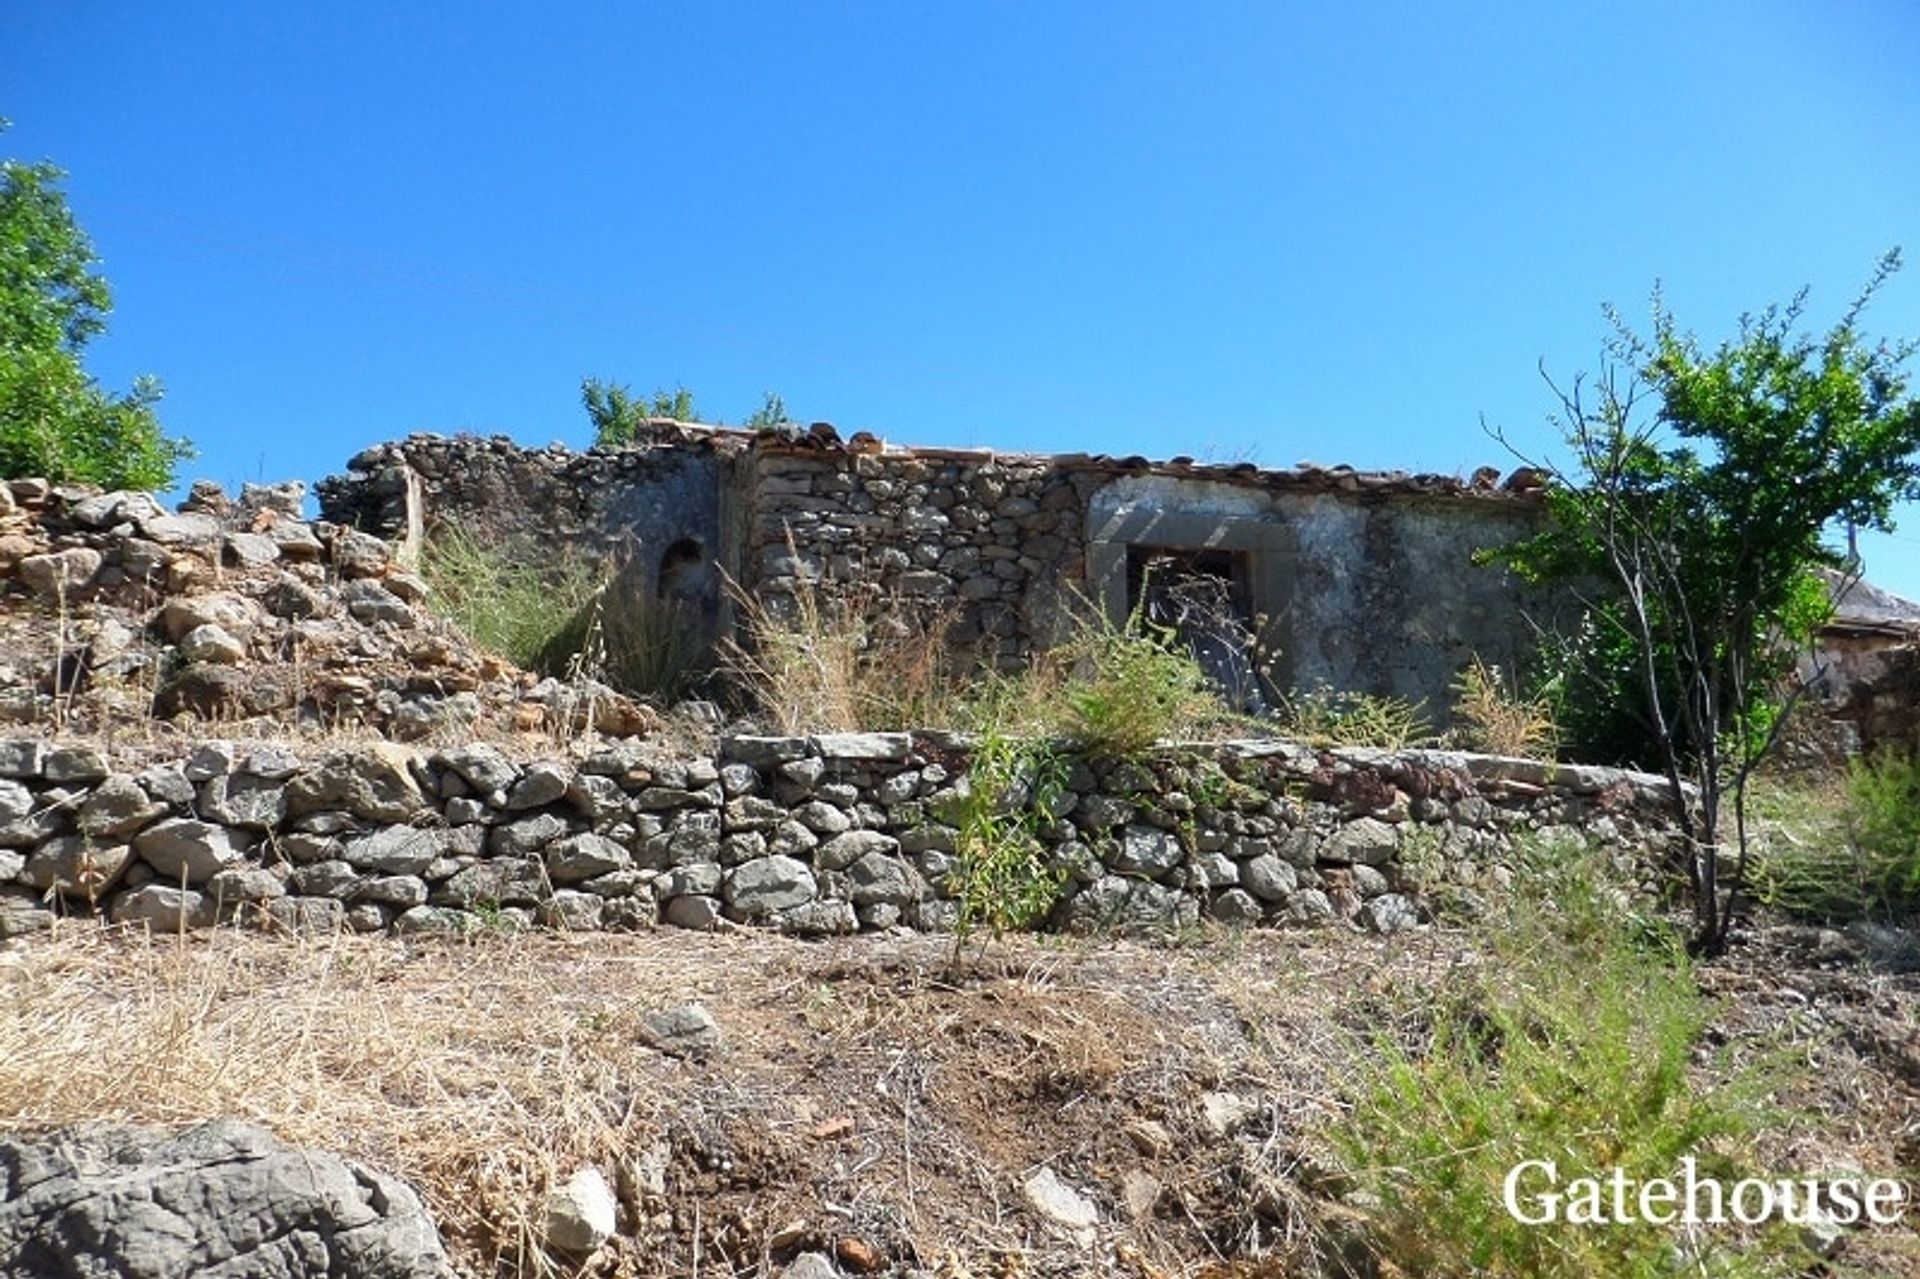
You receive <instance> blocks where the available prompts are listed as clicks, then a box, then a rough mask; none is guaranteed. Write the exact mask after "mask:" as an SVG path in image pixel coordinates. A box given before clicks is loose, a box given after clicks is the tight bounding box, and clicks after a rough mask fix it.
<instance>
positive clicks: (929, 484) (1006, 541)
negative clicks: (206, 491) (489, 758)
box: [319, 423, 1557, 723]
mask: <svg viewBox="0 0 1920 1279" xmlns="http://www.w3.org/2000/svg"><path fill="white" fill-rule="evenodd" d="M319 491H320V496H321V502H322V508H323V511H324V512H325V514H326V516H327V518H328V519H329V520H333V521H336V522H340V523H344V524H349V525H352V526H355V527H358V528H362V529H365V530H368V531H372V532H376V533H379V534H380V535H382V536H385V537H400V536H404V535H405V534H407V532H408V531H409V530H410V529H413V530H418V529H420V528H426V529H429V530H430V529H431V528H433V527H434V526H435V525H437V524H455V525H459V526H462V527H466V528H470V529H473V530H476V531H480V532H483V533H485V534H486V535H489V536H498V537H505V538H509V539H518V540H521V541H523V542H525V543H526V544H528V545H538V544H539V543H540V542H541V541H542V540H543V539H544V540H545V541H546V542H548V543H549V544H550V543H555V542H559V543H567V542H571V543H574V544H579V545H584V546H589V547H609V546H616V545H625V546H627V547H629V548H637V552H638V553H637V555H636V556H635V563H636V565H637V568H636V570H635V576H634V578H633V581H632V585H631V587H630V589H633V590H638V591H646V592H649V593H656V594H666V593H668V587H669V585H673V586H674V591H673V593H676V594H679V595H682V596H692V597H694V598H698V599H700V600H701V602H702V604H703V606H704V607H705V609H706V610H707V612H708V613H709V614H710V615H713V616H716V617H720V618H723V620H722V622H721V624H722V625H725V624H727V623H726V622H725V621H724V614H725V602H724V600H723V599H722V598H721V586H720V582H721V580H722V574H723V573H724V575H726V576H730V577H731V578H732V579H733V580H735V581H737V582H739V583H741V584H742V586H743V587H744V588H745V589H746V590H747V591H748V592H749V593H751V594H753V595H755V596H757V597H760V598H763V599H767V600H769V601H771V602H774V603H775V604H776V605H777V603H778V601H779V599H780V597H781V596H783V595H791V593H792V592H793V591H794V590H795V589H796V588H797V587H798V586H799V585H800V584H801V583H802V582H803V581H804V582H808V583H814V584H816V585H817V586H818V588H819V589H821V590H824V591H825V592H826V593H828V594H829V595H834V596H838V597H839V598H842V599H845V600H849V601H853V602H855V603H857V604H858V605H859V606H861V607H863V608H865V609H867V610H868V611H869V612H870V613H871V614H872V615H873V616H875V617H876V618H878V617H881V616H897V615H898V614H900V613H901V612H902V611H903V610H914V609H918V610H920V611H922V612H924V613H925V614H926V615H928V616H938V617H939V618H940V619H941V620H942V622H943V623H946V624H947V625H948V626H949V630H948V634H949V636H950V638H951V639H952V641H953V642H954V643H956V644H957V645H960V646H963V647H964V648H966V649H968V650H969V651H971V652H973V653H975V654H976V655H978V656H980V657H982V658H984V659H986V660H988V661H990V662H994V663H997V664H999V665H1001V666H1003V667H1011V666H1014V665H1017V664H1018V663H1020V662H1022V661H1024V660H1026V659H1027V658H1028V657H1030V656H1031V655H1032V653H1033V652H1034V651H1036V650H1039V649H1045V648H1048V647H1050V646H1052V645H1053V644H1055V643H1057V642H1058V641H1059V640H1060V639H1061V637H1062V636H1063V635H1064V634H1065V633H1066V630H1067V628H1068V626H1069V625H1070V621H1071V616H1070V614H1071V611H1072V610H1073V609H1074V608H1075V607H1076V606H1077V605H1078V604H1079V603H1080V602H1081V601H1089V602H1091V603H1092V604H1093V605H1094V606H1096V607H1099V608H1101V609H1103V610H1104V611H1105V612H1106V614H1107V615H1108V616H1110V617H1112V618H1113V619H1115V620H1119V619H1122V618H1124V617H1125V616H1126V615H1127V613H1128V611H1129V610H1130V608H1131V607H1132V606H1133V605H1134V604H1136V603H1137V602H1138V600H1137V591H1138V589H1139V565H1140V557H1142V556H1156V555H1161V554H1167V553H1171V554H1174V555H1182V556H1187V557H1190V558H1191V557H1193V556H1202V557H1206V558H1207V560H1208V563H1209V566H1210V567H1209V568H1208V570H1207V571H1209V572H1212V573H1217V574H1219V575H1220V576H1221V577H1222V579H1223V581H1229V582H1230V586H1231V591H1232V594H1233V596H1234V598H1235V599H1236V601H1237V607H1238V608H1240V609H1241V610H1242V611H1243V612H1244V614H1245V621H1246V622H1247V623H1248V625H1249V626H1250V627H1251V628H1252V629H1254V630H1255V631H1257V632H1258V634H1259V635H1260V637H1261V640H1262V642H1263V645H1264V647H1265V649H1266V651H1267V652H1268V653H1269V654H1277V662H1276V663H1275V664H1274V665H1273V667H1272V670H1273V673H1274V674H1275V675H1276V676H1277V677H1278V678H1277V682H1278V685H1279V687H1280V689H1281V690H1283V691H1284V690H1285V689H1289V688H1297V689H1313V688H1317V687H1322V686H1325V687H1328V688H1331V689H1334V690H1337V691H1350V692H1363V693H1373V694H1383V695H1393V696H1399V697H1406V698H1409V699H1412V700H1416V701H1418V700H1424V701H1426V703H1427V706H1428V711H1429V714H1430V715H1431V717H1432V718H1434V719H1436V720H1438V721H1441V722H1442V723H1444V720H1445V718H1446V711H1447V706H1448V703H1449V701H1450V694H1449V688H1450V685H1451V683H1452V681H1453V679H1454V678H1455V677H1456V676H1457V674H1458V673H1459V671H1460V670H1461V669H1462V668H1463V667H1464V666H1465V665H1466V663H1467V662H1468V660H1469V659H1470V658H1471V657H1473V656H1475V655H1477V656H1479V657H1481V658H1482V659H1483V660H1486V661H1489V662H1492V663H1495V664H1499V665H1503V666H1511V665H1513V664H1514V663H1515V662H1516V661H1517V659H1518V658H1519V657H1520V655H1521V653H1522V652H1523V651H1524V649H1525V647H1526V646H1527V644H1528V643H1529V642H1530V639H1531V636H1532V634H1533V630H1532V625H1531V623H1530V622H1529V620H1528V618H1529V616H1531V617H1532V618H1533V619H1534V620H1535V621H1539V622H1546V621H1549V620H1551V618H1552V615H1553V612H1554V610H1555V608H1556V606H1557V605H1556V601H1555V600H1554V599H1552V598H1549V597H1546V596H1543V595H1540V594H1538V593H1536V592H1532V591H1529V590H1527V589H1526V588H1524V587H1523V586H1522V585H1521V584H1520V583H1519V582H1518V581H1517V580H1515V579H1514V578H1512V577H1511V576H1510V575H1509V574H1507V573H1506V572H1505V571H1504V570H1501V569H1495V568H1482V567H1477V566H1475V565H1474V564H1473V562H1472V560H1473V555H1474V552H1475V551H1477V550H1479V549H1481V548H1483V547H1486V546H1491V545H1497V544H1501V543H1505V542H1508V541H1511V540H1512V539H1513V538H1515V537H1517V536H1521V535H1523V534H1525V533H1526V532H1528V531H1529V530H1531V529H1532V528H1534V527H1536V526H1537V523H1538V520H1539V519H1540V514H1541V507H1540V503H1539V501H1538V488H1537V477H1535V476H1533V475H1531V474H1530V473H1525V472H1520V473H1516V474H1515V475H1514V476H1513V477H1510V478H1509V479H1508V480H1507V481H1506V482H1505V483H1504V484H1502V483H1500V482H1499V480H1498V476H1497V473H1494V472H1492V471H1490V470H1488V471H1483V472H1479V473H1476V475H1475V476H1474V477H1473V478H1472V479H1470V480H1461V479H1457V478H1454V477H1449V476H1436V475H1409V474H1406V473H1404V472H1386V473H1364V472H1357V471H1354V470H1353V469H1351V468H1348V467H1333V468H1325V467H1319V466H1313V465H1310V464H1303V465H1301V466H1298V467H1295V468H1292V469H1290V470H1262V469H1259V468H1256V467H1253V466H1250V465H1236V466H1219V465H1204V464H1199V463H1195V462H1192V461H1191V460H1189V459H1176V460H1175V461H1173V462H1168V463H1158V464H1156V463H1149V462H1147V461H1146V460H1145V459H1141V458H1127V459H1113V458H1106V457H1096V456H1088V455H1084V454H1078V455H1058V456H1032V455H1007V454H994V453H989V452H984V451H960V450H940V449H899V448H889V447H884V446H882V445H881V444H880V443H879V442H878V441H875V440H871V439H870V438H869V439H865V440H862V439H861V438H860V437H856V441H855V442H850V443H848V444H842V443H841V442H840V441H839V439H838V436H837V435H836V434H834V433H833V432H832V431H831V428H825V427H824V424H820V425H817V426H816V427H815V428H814V429H813V430H812V431H810V432H808V433H805V434H796V433H788V434H781V433H774V432H761V433H757V434H756V433H747V432H741V431H727V430H722V429H715V428H697V427H689V426H685V425H682V424H677V423H655V424H653V426H652V427H651V428H650V432H649V434H648V436H647V438H646V439H645V440H644V441H643V442H642V443H641V444H639V445H636V446H634V447H632V448H628V449H623V450H615V451H595V452H591V453H586V454H577V453H572V452H568V451H567V450H565V449H560V448H557V447H555V448H548V449H544V450H523V449H520V448H518V447H516V446H514V445H513V444H512V443H511V442H510V441H507V440H505V439H500V438H496V439H492V440H479V439H473V438H456V439H443V438H440V437H434V436H414V437H411V438H409V439H407V440H404V441H401V442H399V443H395V444H386V445H381V446H379V447H377V448H374V449H370V450H368V451H367V452H365V453H362V454H361V455H360V456H358V457H356V458H354V459H353V460H352V462H351V463H350V464H349V474H348V475H346V476H343V477H335V478H332V479H329V480H326V481H323V482H322V483H321V485H320V487H319ZM689 555H691V556H693V557H694V559H693V563H694V564H695V565H696V566H698V567H699V568H700V569H701V570H702V571H701V572H699V573H695V574H692V575H689V576H688V578H687V582H689V583H690V585H687V584H685V583H669V581H668V577H669V574H670V572H672V573H681V572H684V570H685V566H686V564H687V563H688V560H687V557H688V556H689Z"/></svg>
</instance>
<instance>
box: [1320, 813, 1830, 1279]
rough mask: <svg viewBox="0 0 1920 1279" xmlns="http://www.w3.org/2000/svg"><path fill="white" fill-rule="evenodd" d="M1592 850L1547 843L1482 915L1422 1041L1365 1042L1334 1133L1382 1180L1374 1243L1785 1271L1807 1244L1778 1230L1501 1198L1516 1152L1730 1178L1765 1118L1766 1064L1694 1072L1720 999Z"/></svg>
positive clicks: (1528, 1268)
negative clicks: (1599, 1216)
mask: <svg viewBox="0 0 1920 1279" xmlns="http://www.w3.org/2000/svg"><path fill="white" fill-rule="evenodd" d="M1620 900H1621V899H1620V897H1619V896H1618V895H1617V893H1616V891H1615V889H1614V887H1613V885H1612V884H1611V883H1610V882H1609V879H1608V877H1607V876H1606V874H1605V873H1604V872H1603V871H1602V870H1601V869H1600V863H1599V862H1598V860H1597V859H1596V858H1595V857H1594V856H1593V855H1592V854H1589V853H1587V852H1586V851H1584V850H1574V849H1567V848H1554V847H1546V848H1538V849H1535V850H1534V856H1533V857H1532V858H1531V860H1530V864H1529V865H1528V866H1527V867H1526V869H1525V871H1524V873H1522V874H1521V875H1519V876H1516V880H1515V885H1514V891H1513V894H1512V897H1511V899H1510V903H1509V906H1508V909H1507V912H1506V914H1505V917H1504V918H1502V919H1500V920H1497V921H1490V923H1491V926H1489V927H1487V928H1486V929H1485V930H1484V937H1485V944H1486V946H1487V947H1488V949H1489V950H1490V952H1491V953H1490V955H1489V956H1488V958H1487V960H1486V961H1485V962H1483V963H1481V964H1478V965H1475V966H1474V967H1472V968H1471V969H1465V970H1456V971H1458V972H1461V973H1464V974H1465V975H1464V976H1460V977H1458V978H1456V979H1455V980H1453V981H1452V982H1451V983H1450V984H1449V986H1448V987H1447V988H1445V989H1443V990H1442V991H1441V992H1439V993H1438V997H1437V998H1435V999H1434V1000H1433V1001H1432V1004H1431V1007H1432V1009H1433V1014H1432V1019H1431V1023H1430V1025H1427V1026H1425V1027H1424V1028H1423V1029H1422V1031H1421V1032H1420V1033H1419V1034H1417V1035H1416V1036H1414V1037H1413V1042H1411V1043H1408V1042H1402V1041H1399V1040H1395V1039H1391V1038H1384V1039H1383V1040H1382V1041H1381V1042H1380V1043H1379V1044H1378V1046H1377V1050H1376V1052H1374V1053H1372V1054H1369V1056H1368V1058H1367V1061H1368V1062H1369V1065H1368V1066H1367V1067H1366V1072H1367V1073H1366V1076H1365V1078H1364V1080H1363V1082H1362V1085H1361V1087H1360V1089H1359V1092H1358V1095H1357V1096H1356V1098H1355V1102H1354V1106H1353V1109H1352V1111H1351V1112H1350V1114H1349V1115H1348V1117H1347V1119H1346V1121H1345V1123H1344V1124H1343V1125H1342V1127H1341V1128H1340V1130H1339V1131H1338V1133H1337V1134H1336V1142H1337V1145H1338V1147H1339V1149H1340V1150H1341V1152H1342V1154H1343V1156H1344V1158H1345V1160H1346V1162H1347V1165H1348V1167H1349V1169H1350V1171H1351V1173H1352V1175H1353V1177H1354V1179H1355V1180H1356V1182H1357V1183H1358V1185H1359V1186H1360V1188H1362V1189H1363V1190H1365V1191H1367V1192H1369V1193H1370V1194H1371V1195H1373V1196H1375V1197H1376V1199H1377V1202H1378V1205H1379V1206H1378V1209H1377V1210H1375V1211H1373V1212H1371V1213H1370V1217H1371V1219H1372V1224H1373V1227H1374V1234H1375V1238H1374V1246H1375V1248H1376V1250H1377V1251H1378V1252H1379V1253H1380V1254H1381V1255H1383V1256H1385V1257H1388V1258H1391V1259H1392V1261H1393V1263H1394V1265H1395V1266H1396V1267H1398V1269H1399V1271H1401V1272H1404V1273H1407V1274H1417V1275H1424V1276H1463V1277H1464V1276H1484V1275H1513V1276H1523V1275H1524V1276H1541V1277H1545V1276H1568V1277H1569V1279H1572V1277H1575V1276H1579V1277H1581V1279H1584V1277H1585V1276H1590V1275H1607V1276H1648V1277H1649V1279H1651V1277H1652V1276H1665V1275H1673V1274H1679V1273H1688V1274H1715V1275H1731V1274H1792V1273H1797V1270H1798V1265H1799V1264H1800V1263H1801V1262H1802V1261H1804V1260H1805V1258H1804V1257H1803V1256H1802V1255H1801V1252H1800V1249H1799V1248H1798V1246H1797V1244H1796V1243H1795V1241H1794V1240H1793V1239H1792V1238H1791V1237H1790V1235H1787V1234H1785V1233H1783V1232H1776V1235H1777V1236H1778V1237H1775V1238H1770V1239H1769V1240H1768V1241H1767V1242H1766V1244H1765V1246H1756V1247H1753V1248H1750V1249H1748V1250H1746V1251H1740V1250H1738V1249H1737V1248H1736V1247H1734V1246H1733V1245H1734V1243H1735V1241H1734V1240H1732V1239H1731V1238H1730V1237H1728V1236H1726V1235H1725V1234H1723V1233H1722V1234H1715V1233H1708V1234H1697V1235H1695V1236H1693V1237H1687V1236H1686V1235H1685V1234H1684V1233H1683V1231H1682V1230H1680V1229H1679V1228H1675V1227H1662V1226H1649V1225H1646V1224H1644V1223H1642V1224H1614V1225H1608V1226H1605V1227H1595V1226H1592V1225H1578V1224H1575V1225H1568V1224H1564V1223H1560V1224H1545V1225H1532V1224H1524V1223H1522V1222H1521V1221H1518V1220H1516V1219H1515V1218H1514V1217H1513V1216H1512V1215H1511V1214H1510V1213H1509V1212H1508V1209H1507V1205H1506V1202H1505V1197H1504V1195H1505V1189H1506V1179H1507V1178H1508V1176H1509V1174H1510V1172H1511V1171H1512V1170H1513V1169H1514V1168H1515V1167H1516V1166H1517V1165H1519V1164H1521V1163H1522V1162H1523V1161H1526V1160H1533V1159H1551V1160H1553V1161H1554V1162H1555V1164H1556V1165H1557V1168H1558V1169H1559V1174H1560V1176H1561V1178H1562V1179H1563V1180H1564V1179H1572V1178H1575V1177H1584V1176H1599V1177H1606V1176H1609V1175H1611V1172H1612V1170H1613V1169H1615V1168H1619V1169H1621V1170H1623V1171H1624V1172H1625V1174H1626V1175H1627V1176H1628V1177H1629V1178H1633V1179H1635V1180H1636V1181H1638V1180H1640V1179H1646V1178H1656V1177H1660V1178H1664V1177H1671V1176H1673V1175H1674V1174H1675V1170H1676V1168H1677V1167H1678V1166H1679V1161H1680V1160H1681V1159H1682V1158H1683V1157H1686V1156H1693V1157H1695V1158H1696V1159H1697V1160H1698V1162H1699V1169H1700V1175H1701V1176H1703V1177H1707V1176H1717V1177H1723V1178H1730V1179H1737V1178H1738V1177H1740V1176H1742V1175H1745V1172H1744V1171H1743V1168H1742V1161H1743V1156H1744V1155H1745V1152H1746V1150H1747V1142H1748V1139H1749V1137H1750V1136H1751V1134H1752V1133H1754V1132H1755V1131H1756V1130H1757V1129H1758V1128H1759V1127H1760V1126H1761V1125H1762V1122H1763V1121H1764V1120H1765V1119H1766V1117H1767V1116H1766V1113H1765V1110H1764V1107H1763V1105H1762V1098H1763V1097H1764V1095H1765V1088H1764V1084H1765V1082H1766V1081H1765V1080H1764V1079H1763V1078H1762V1077H1761V1076H1760V1075H1757V1074H1748V1075H1744V1076H1740V1077H1738V1078H1737V1079H1736V1080H1735V1082H1732V1083H1723V1084H1716V1085H1708V1084H1703V1083H1700V1082H1697V1080H1696V1077H1695V1076H1696V1071H1695V1069H1694V1062H1695V1058H1696V1056H1697V1055H1698V1054H1699V1052H1700V1045H1701V1040H1702V1035H1703V1032H1704V1030H1705V1028H1706V1026H1707V1024H1708V1020H1709V1016H1710V1014H1711V1011H1712V1009H1711V1006H1710V1004H1709V1003H1708V1002H1707V1001H1706V1000H1705V999H1704V998H1703V997H1702V996H1701V995H1700V994H1699V993H1698V991H1697V989H1696V987H1695V985H1694V981H1693V978H1692V975H1691V972H1690V970H1689V966H1688V962H1687V958H1686V955H1685V951H1684V947H1683V946H1682V945H1681V939H1680V938H1679V937H1678V936H1677V935H1675V934H1673V933H1672V932H1670V931H1668V930H1666V929H1665V928H1663V927H1661V926H1659V925H1657V924H1655V923H1652V922H1650V921H1648V920H1645V919H1642V918H1639V917H1637V916H1634V915H1632V914H1631V913H1629V912H1628V911H1627V910H1626V909H1625V908H1624V907H1622V906H1621V904H1620Z"/></svg>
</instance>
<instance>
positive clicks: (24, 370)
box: [0, 120, 193, 489]
mask: <svg viewBox="0 0 1920 1279" xmlns="http://www.w3.org/2000/svg"><path fill="white" fill-rule="evenodd" d="M5 127H6V122H5V121H3V120H0V130H4V129H5ZM65 176H66V174H65V173H64V172H63V171H62V170H61V169H59V168H58V167H56V166H54V165H52V164H48V163H45V162H42V163H39V164H23V163H20V162H19V161H15V160H6V161H0V478H18V477H21V476H30V475H31V476H41V477H44V478H46V479H50V480H57V481H76V482H80V483H86V484H98V485H100V486H101V487H103V488H110V489H112V488H129V489H164V488H167V487H169V486H170V485H171V484H172V483H173V477H174V471H175V469H176V468H177V467H178V466H179V465H180V463H181V462H183V461H185V460H187V459H188V458H190V457H192V456H193V449H192V446H191V445H189V444H188V443H187V441H185V440H183V439H177V438H174V437H172V436H169V435H167V434H166V433H165V432H164V431H163V430H162V429H161V427H160V422H159V418H158V417H157V416H156V414H155V413H154V407H153V406H154V405H155V404H156V403H158V402H159V400H160V395H161V390H160V383H159V382H158V381H156V380H155V379H153V378H151V377H140V378H136V379H135V380H134V383H133V387H132V389H131V390H129V391H127V392H126V393H124V394H115V393H113V392H111V391H108V390H107V389H106V388H104V387H102V386H101V385H100V384H99V383H98V382H97V381H95V380H94V379H93V378H91V377H89V376H88V375H87V373H86V370H85V369H84V368H83V367H82V364H81V358H82V355H83V354H84V352H85V349H86V345H87V343H88V342H89V341H91V340H92V339H94V338H95V337H98V336H99V335H100V334H101V333H103V332H104V331H105V330H106V327H107V313H108V312H109V311H110V310H112V309H113V295H112V293H111V291H110V290H109V288H108V286H107V281H106V279H105V277H103V276H101V275H100V274H98V273H97V272H96V271H95V270H94V269H93V268H94V266H95V264H96V263H98V261H99V255H98V254H96V253H95V252H94V249H93V244H92V242H91V241H90V240H88V238H87V235H86V232H84V231H82V230H81V229H80V225H79V223H78V222H76V221H75V220H74V217H73V213H72V210H70V209H69V208H68V207H67V200H66V196H65V195H64V194H63V193H62V192H61V191H60V186H59V184H60V180H61V179H62V178H63V177H65Z"/></svg>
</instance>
